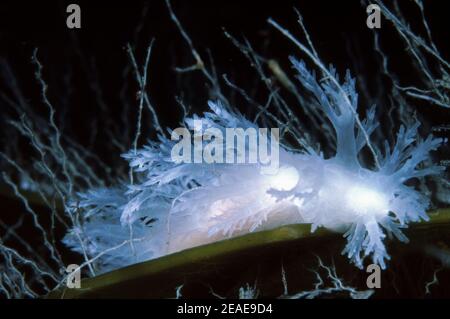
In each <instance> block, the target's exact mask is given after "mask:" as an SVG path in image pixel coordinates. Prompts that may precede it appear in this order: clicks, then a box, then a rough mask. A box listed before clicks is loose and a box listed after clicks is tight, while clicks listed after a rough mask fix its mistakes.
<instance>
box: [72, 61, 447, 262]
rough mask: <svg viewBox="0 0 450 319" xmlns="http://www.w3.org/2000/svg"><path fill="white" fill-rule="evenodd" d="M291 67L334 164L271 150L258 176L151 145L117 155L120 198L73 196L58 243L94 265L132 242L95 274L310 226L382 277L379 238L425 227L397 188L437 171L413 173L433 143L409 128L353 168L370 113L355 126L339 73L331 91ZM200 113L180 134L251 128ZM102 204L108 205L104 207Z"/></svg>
mask: <svg viewBox="0 0 450 319" xmlns="http://www.w3.org/2000/svg"><path fill="white" fill-rule="evenodd" d="M291 61H292V63H293V65H294V68H295V69H296V71H297V72H298V78H299V80H300V82H301V84H302V85H303V86H304V87H305V88H306V89H307V90H308V91H309V92H310V93H311V94H313V96H314V98H315V99H316V100H317V102H318V104H319V105H320V107H321V111H322V112H324V114H325V115H326V117H327V118H328V120H329V121H330V122H331V123H332V125H333V127H334V130H335V133H336V143H337V145H336V154H335V156H334V157H331V158H327V159H325V158H324V157H323V155H322V154H320V153H316V152H315V151H313V149H312V148H307V150H306V151H303V152H300V151H299V152H298V153H293V152H290V151H287V150H286V149H285V148H283V146H282V145H281V149H280V153H279V163H280V166H279V169H278V170H277V171H276V173H275V174H268V173H266V172H264V171H263V170H262V165H260V164H257V163H256V164H217V163H216V164H206V163H201V164H198V163H177V162H174V161H173V159H172V157H171V149H172V148H173V146H174V145H175V141H172V140H170V139H167V138H164V137H160V138H159V141H158V142H150V143H149V145H147V146H145V147H144V148H143V149H140V150H138V151H137V152H135V151H130V152H129V153H127V154H125V155H124V157H125V158H127V159H128V160H129V161H130V165H131V167H133V169H134V170H135V172H139V173H140V174H141V175H140V177H139V179H138V182H137V183H135V184H134V185H130V186H128V190H127V191H126V192H125V191H118V190H96V191H92V192H90V193H87V194H84V195H83V197H82V198H81V200H80V202H79V203H78V207H83V208H84V209H85V211H86V212H85V214H84V221H83V223H82V226H80V229H73V230H72V232H71V233H69V234H68V235H67V236H66V239H65V241H66V243H67V244H68V245H70V246H72V247H73V248H74V249H76V250H77V251H80V252H81V251H82V247H79V246H77V244H76V241H75V240H74V236H73V234H74V232H76V231H81V229H82V230H83V231H84V233H85V234H86V235H87V238H88V239H87V242H86V245H85V246H86V247H87V249H88V254H89V255H91V256H95V255H96V254H99V253H101V252H102V251H104V250H106V249H108V246H109V247H113V246H115V245H118V246H120V243H121V242H123V240H126V239H127V238H130V234H131V238H139V241H137V240H136V242H135V244H134V245H122V246H120V247H119V248H117V249H113V250H111V251H108V252H106V253H104V254H103V255H102V256H101V257H100V258H98V260H99V262H100V263H99V267H100V268H101V269H103V270H108V269H114V268H118V267H121V266H124V265H127V264H131V263H135V262H138V261H143V260H148V259H152V258H156V257H159V256H162V255H165V254H168V253H172V252H176V251H180V250H183V249H186V248H190V247H194V246H198V245H202V244H205V243H209V242H212V241H217V240H220V239H224V238H228V237H230V236H237V235H241V234H245V233H248V232H252V231H257V230H261V229H270V228H274V227H277V226H281V225H285V224H292V223H310V224H312V231H315V229H316V228H317V227H326V228H328V229H331V230H335V231H339V232H342V233H344V236H345V237H346V238H347V245H346V246H345V248H344V250H343V253H345V254H346V255H347V256H348V258H349V259H350V260H351V261H352V262H353V263H355V264H356V265H357V266H358V267H362V265H363V264H362V263H363V259H364V257H365V256H369V255H370V256H371V257H372V260H373V262H374V263H376V264H379V265H380V266H381V267H382V268H385V267H386V264H385V260H386V259H389V255H388V253H387V252H386V249H385V246H384V243H383V240H384V238H385V237H386V234H387V233H391V234H393V235H394V236H395V237H396V238H398V239H399V240H401V241H407V238H406V237H405V236H404V235H403V234H402V231H401V228H404V227H406V226H407V224H408V223H409V222H412V221H419V220H427V219H428V217H427V215H426V212H425V211H426V209H427V208H428V205H429V200H428V199H427V198H426V197H425V196H424V195H422V194H420V193H419V192H418V191H416V190H415V189H414V188H412V187H410V186H407V185H406V184H405V183H406V182H407V181H409V180H411V179H413V178H420V177H423V176H425V175H429V174H437V173H439V172H440V171H441V170H442V168H441V167H438V166H432V167H428V168H421V169H419V168H418V165H419V164H420V163H422V162H423V161H424V160H426V159H428V156H429V152H430V151H431V150H434V149H436V148H437V147H438V146H439V144H440V143H441V141H440V140H439V139H434V138H432V137H431V136H429V137H428V138H426V139H425V140H421V139H420V138H419V137H418V135H417V128H418V126H419V124H418V123H416V124H414V125H412V126H410V127H407V128H405V127H403V126H402V127H401V128H400V131H399V132H398V134H397V141H396V143H395V145H393V146H392V147H391V146H389V144H388V143H387V142H386V143H385V145H384V149H383V150H382V151H381V150H378V149H377V148H376V146H375V145H371V148H372V150H373V151H374V152H375V153H376V157H377V164H378V167H375V168H373V169H369V168H366V167H362V166H361V163H360V161H359V160H358V154H359V153H360V151H361V149H362V148H363V147H364V146H366V145H367V143H368V141H369V136H370V134H371V133H372V132H373V131H374V130H375V128H376V127H377V125H378V123H377V121H376V120H375V111H374V109H371V110H370V111H368V112H367V118H366V119H365V120H364V121H362V122H359V123H358V120H357V113H356V110H357V99H358V96H357V93H356V91H355V82H354V80H353V79H352V78H351V77H350V76H349V75H348V74H347V76H346V79H345V81H344V83H343V84H341V85H338V84H337V83H336V82H333V81H329V80H323V81H321V83H319V82H318V81H317V80H316V78H315V76H314V75H313V74H312V73H310V72H309V71H308V70H307V69H306V68H305V65H304V64H303V63H302V62H298V61H296V60H294V59H292V60H291ZM330 72H331V73H333V71H330ZM333 76H335V74H334V73H333ZM336 78H337V77H336ZM209 106H210V108H211V110H212V111H213V112H212V113H209V112H208V113H205V114H204V116H203V118H201V120H202V125H203V127H201V128H199V127H195V125H194V123H195V120H199V119H200V118H198V117H194V118H188V119H186V120H185V122H186V125H187V127H188V128H189V129H190V130H194V131H195V130H199V129H206V128H215V129H218V130H220V131H222V132H224V130H225V129H226V128H227V127H240V128H244V129H245V128H249V127H255V128H257V127H256V125H255V124H254V123H252V122H250V121H248V120H246V119H245V118H244V117H242V116H241V115H239V114H237V113H236V112H233V111H232V110H230V109H229V107H225V106H223V105H222V104H221V103H220V102H210V103H209ZM234 151H236V152H237V150H234ZM111 195H112V196H111ZM105 196H106V197H107V198H110V200H109V201H105V200H104V197H105ZM112 197H114V198H115V199H111V198H112Z"/></svg>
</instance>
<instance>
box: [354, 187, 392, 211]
mask: <svg viewBox="0 0 450 319" xmlns="http://www.w3.org/2000/svg"><path fill="white" fill-rule="evenodd" d="M346 199H347V204H348V205H349V206H350V208H351V209H353V210H354V211H356V212H357V213H360V214H364V213H368V212H374V213H387V212H388V210H389V209H388V207H389V206H388V201H387V200H386V197H385V196H384V195H383V194H382V193H380V192H378V191H376V190H374V189H370V188H367V187H364V186H356V187H353V188H350V189H349V191H348V193H347V198H346Z"/></svg>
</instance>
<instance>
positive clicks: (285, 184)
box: [268, 166, 300, 191]
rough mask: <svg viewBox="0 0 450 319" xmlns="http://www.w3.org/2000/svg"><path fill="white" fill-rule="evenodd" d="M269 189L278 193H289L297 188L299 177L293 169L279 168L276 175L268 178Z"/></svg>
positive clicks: (287, 167) (289, 167)
mask: <svg viewBox="0 0 450 319" xmlns="http://www.w3.org/2000/svg"><path fill="white" fill-rule="evenodd" d="M268 178H269V183H270V187H271V188H274V189H276V190H279V191H290V190H292V189H293V188H294V187H295V186H297V183H298V180H299V178H300V177H299V175H298V171H297V169H296V168H295V167H292V166H284V167H280V169H279V170H278V173H277V174H275V175H271V176H269V177H268Z"/></svg>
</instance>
